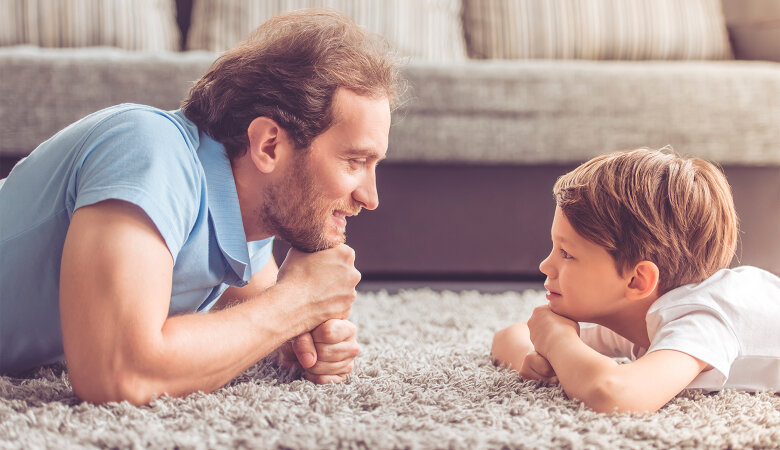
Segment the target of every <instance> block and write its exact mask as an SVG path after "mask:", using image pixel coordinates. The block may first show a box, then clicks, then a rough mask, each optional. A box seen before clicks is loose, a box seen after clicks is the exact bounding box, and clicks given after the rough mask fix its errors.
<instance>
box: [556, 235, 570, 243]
mask: <svg viewBox="0 0 780 450" xmlns="http://www.w3.org/2000/svg"><path fill="white" fill-rule="evenodd" d="M553 240H554V241H558V242H562V243H564V244H567V243H568V242H569V241H568V240H567V239H566V238H565V237H563V236H561V235H560V234H554V235H553Z"/></svg>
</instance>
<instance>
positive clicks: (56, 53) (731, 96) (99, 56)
mask: <svg viewBox="0 0 780 450" xmlns="http://www.w3.org/2000/svg"><path fill="white" fill-rule="evenodd" d="M215 58H216V55H215V54H214V53H208V52H130V51H124V50H119V49H113V48H84V49H42V48H35V47H7V48H0V79H2V80H3V82H2V83H0V99H2V101H0V154H8V155H24V154H27V153H28V152H29V151H31V150H33V149H34V148H35V147H37V146H38V144H40V143H41V142H43V141H44V140H46V139H48V138H49V137H51V136H52V135H53V134H54V133H56V132H57V131H59V130H60V129H62V128H63V127H65V126H67V125H68V124H70V123H72V122H74V121H76V120H78V119H79V118H81V117H83V116H85V115H87V114H89V113H92V112H94V111H97V110H99V109H101V108H104V107H107V106H111V105H114V104H118V103H123V102H135V103H142V104H148V105H152V106H157V107H160V108H165V109H175V108H178V106H179V104H180V102H181V100H182V99H183V98H184V96H185V95H186V94H187V92H188V90H189V89H190V87H191V86H192V84H193V82H194V81H195V80H197V79H198V78H199V77H200V76H201V75H202V74H203V73H205V71H206V70H207V68H208V67H209V65H210V64H211V63H212V61H213V60H214V59H215ZM404 72H405V75H406V76H407V78H408V79H409V85H410V90H409V92H408V93H407V95H406V99H405V100H404V102H403V104H402V105H401V106H400V108H399V110H398V111H396V112H395V113H394V117H393V125H392V126H391V129H390V151H389V152H388V158H389V160H390V161H398V162H404V161H407V162H431V163H441V162H447V163H477V164H481V163H516V164H543V163H576V162H581V161H584V160H586V159H588V158H590V157H592V156H595V155H597V154H600V153H604V152H608V151H613V150H616V149H620V148H628V147H640V146H650V147H661V146H664V145H667V144H671V145H672V146H673V147H675V149H676V150H677V151H679V152H681V153H684V154H688V155H695V156H701V157H705V158H708V159H711V160H715V161H718V162H720V163H722V164H744V165H763V164H775V165H778V164H780V149H779V147H778V145H777V143H778V142H780V127H779V126H778V123H780V63H771V62H759V61H717V62H716V61H702V62H660V61H656V62H607V61H601V62H593V61H571V60H569V61H566V60H526V61H467V62H461V63H446V64H445V63H432V62H428V63H423V62H411V63H410V64H409V65H408V66H407V67H406V68H405V69H404Z"/></svg>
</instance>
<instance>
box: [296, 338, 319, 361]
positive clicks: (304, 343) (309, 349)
mask: <svg viewBox="0 0 780 450" xmlns="http://www.w3.org/2000/svg"><path fill="white" fill-rule="evenodd" d="M292 348H293V351H294V352H295V356H296V357H297V358H298V362H299V363H300V364H301V367H303V368H304V369H308V368H309V367H311V366H313V365H314V364H316V363H317V349H316V348H315V347H314V339H313V338H312V335H311V333H303V334H302V335H300V336H298V337H296V338H295V339H294V340H293V345H292Z"/></svg>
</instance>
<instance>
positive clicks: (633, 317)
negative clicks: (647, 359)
mask: <svg viewBox="0 0 780 450" xmlns="http://www.w3.org/2000/svg"><path fill="white" fill-rule="evenodd" d="M656 300H658V295H656V294H653V295H650V296H648V297H645V298H643V299H641V300H634V301H631V302H628V303H626V305H625V307H624V308H621V309H619V310H618V311H616V312H615V313H614V314H611V315H609V316H605V317H602V318H599V320H598V321H596V323H597V324H599V325H601V326H604V327H607V328H609V329H610V330H612V331H614V332H615V333H617V334H619V335H621V336H623V337H624V338H626V339H628V340H629V341H631V342H633V343H634V344H636V345H638V346H640V347H642V348H645V349H647V348H649V347H650V337H649V336H648V335H647V311H648V310H649V309H650V307H651V306H652V305H653V303H654V302H655V301H656Z"/></svg>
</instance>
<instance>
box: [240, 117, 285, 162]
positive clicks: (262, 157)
mask: <svg viewBox="0 0 780 450" xmlns="http://www.w3.org/2000/svg"><path fill="white" fill-rule="evenodd" d="M247 136H248V137H249V150H248V153H249V157H250V158H251V159H252V162H253V163H254V165H255V167H257V170H259V171H260V172H262V173H271V172H273V171H274V169H275V168H276V165H277V164H278V162H279V154H280V147H281V146H280V143H281V142H282V140H283V139H284V138H285V133H284V130H283V129H282V127H280V126H279V124H278V123H276V121H274V120H273V119H269V118H268V117H257V118H255V119H254V120H253V121H252V122H251V123H250V124H249V128H247Z"/></svg>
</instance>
